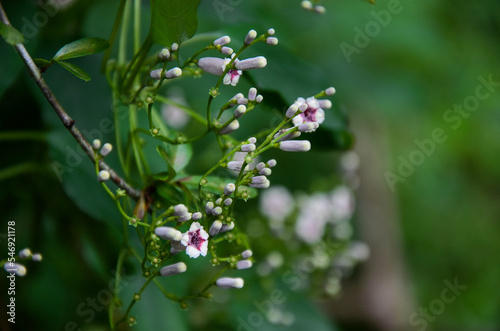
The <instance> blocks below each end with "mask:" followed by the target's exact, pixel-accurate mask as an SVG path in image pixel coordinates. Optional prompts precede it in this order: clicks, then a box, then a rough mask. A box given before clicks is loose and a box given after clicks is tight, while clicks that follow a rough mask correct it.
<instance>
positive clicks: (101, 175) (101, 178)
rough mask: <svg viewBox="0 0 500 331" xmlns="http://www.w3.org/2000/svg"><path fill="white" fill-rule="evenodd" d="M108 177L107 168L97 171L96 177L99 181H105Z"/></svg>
mask: <svg viewBox="0 0 500 331" xmlns="http://www.w3.org/2000/svg"><path fill="white" fill-rule="evenodd" d="M109 177H110V174H109V171H107V170H101V171H99V173H98V174H97V179H98V180H99V181H100V182H104V181H107V180H108V179H109Z"/></svg>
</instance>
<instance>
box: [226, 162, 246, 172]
mask: <svg viewBox="0 0 500 331" xmlns="http://www.w3.org/2000/svg"><path fill="white" fill-rule="evenodd" d="M242 165H243V161H229V162H228V163H227V168H228V169H229V170H234V171H240V170H241V166H242Z"/></svg>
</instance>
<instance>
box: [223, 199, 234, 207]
mask: <svg viewBox="0 0 500 331" xmlns="http://www.w3.org/2000/svg"><path fill="white" fill-rule="evenodd" d="M232 203H233V199H231V198H227V199H226V200H224V205H226V206H229V205H231V204H232Z"/></svg>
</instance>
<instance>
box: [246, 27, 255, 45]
mask: <svg viewBox="0 0 500 331" xmlns="http://www.w3.org/2000/svg"><path fill="white" fill-rule="evenodd" d="M256 37H257V31H255V30H250V31H248V33H247V36H246V37H245V44H247V45H250V44H251V43H252V42H253V41H254V40H255V38H256Z"/></svg>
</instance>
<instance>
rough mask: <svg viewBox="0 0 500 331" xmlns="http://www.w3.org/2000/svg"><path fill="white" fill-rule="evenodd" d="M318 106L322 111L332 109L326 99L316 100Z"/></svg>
mask: <svg viewBox="0 0 500 331" xmlns="http://www.w3.org/2000/svg"><path fill="white" fill-rule="evenodd" d="M318 104H319V106H320V108H322V109H330V108H332V102H331V101H330V100H327V99H323V100H318Z"/></svg>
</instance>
